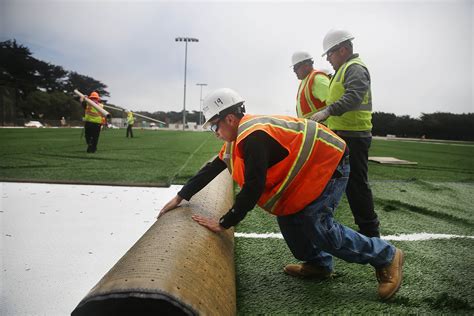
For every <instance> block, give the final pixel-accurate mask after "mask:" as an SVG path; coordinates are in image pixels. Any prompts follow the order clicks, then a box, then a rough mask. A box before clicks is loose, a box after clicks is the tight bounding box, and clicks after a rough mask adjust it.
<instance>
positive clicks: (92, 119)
mask: <svg viewBox="0 0 474 316" xmlns="http://www.w3.org/2000/svg"><path fill="white" fill-rule="evenodd" d="M89 99H90V100H92V101H93V102H95V103H96V104H98V105H99V106H100V107H102V108H103V107H104V105H103V104H102V103H100V97H99V94H98V93H97V92H96V91H94V92H92V93H91V94H90V95H89ZM81 102H82V106H83V107H84V108H85V116H84V121H85V124H84V134H85V136H86V143H87V152H88V153H95V152H96V151H97V143H98V142H99V135H100V128H101V125H102V117H103V115H102V114H101V113H100V112H99V111H97V110H96V109H95V108H94V107H93V106H91V105H90V104H89V103H87V102H86V101H85V100H84V99H82V98H81Z"/></svg>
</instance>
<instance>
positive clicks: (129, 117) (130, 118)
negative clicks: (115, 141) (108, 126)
mask: <svg viewBox="0 0 474 316" xmlns="http://www.w3.org/2000/svg"><path fill="white" fill-rule="evenodd" d="M133 123H135V118H134V117H133V113H132V111H128V113H127V135H126V137H127V138H128V135H130V137H131V138H133V131H132V127H133Z"/></svg>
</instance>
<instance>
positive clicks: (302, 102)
mask: <svg viewBox="0 0 474 316" xmlns="http://www.w3.org/2000/svg"><path fill="white" fill-rule="evenodd" d="M291 62H292V65H293V71H294V72H295V74H296V77H297V78H298V79H299V80H301V82H300V86H299V88H298V93H297V95H296V114H297V116H298V117H302V118H310V117H311V116H312V115H313V114H315V113H316V112H318V111H321V110H322V109H324V108H325V107H326V99H327V97H328V94H329V77H328V75H327V74H326V73H324V72H323V71H321V70H317V69H314V68H313V63H314V62H313V57H312V56H311V55H310V54H309V53H308V52H304V51H298V52H295V53H294V54H293V56H292V57H291Z"/></svg>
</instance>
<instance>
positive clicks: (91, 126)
mask: <svg viewBox="0 0 474 316" xmlns="http://www.w3.org/2000/svg"><path fill="white" fill-rule="evenodd" d="M100 126H101V124H100V123H92V122H86V123H85V124H84V134H85V136H86V143H87V152H88V153H95V152H96V150H97V143H98V142H99V135H100Z"/></svg>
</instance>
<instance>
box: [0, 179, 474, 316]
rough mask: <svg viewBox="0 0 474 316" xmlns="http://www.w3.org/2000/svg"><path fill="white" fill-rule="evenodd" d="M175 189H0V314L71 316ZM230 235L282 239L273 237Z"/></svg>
mask: <svg viewBox="0 0 474 316" xmlns="http://www.w3.org/2000/svg"><path fill="white" fill-rule="evenodd" d="M180 188H181V186H171V187H170V188H141V187H111V186H90V185H61V184H32V183H0V254H1V257H0V260H1V261H0V267H1V270H0V275H1V277H0V315H2V316H9V315H15V316H16V315H69V314H70V313H71V312H72V310H73V309H74V308H75V307H76V306H77V304H78V303H79V302H80V300H81V299H82V298H84V296H85V295H86V294H87V293H88V292H89V290H90V289H91V288H92V287H93V286H94V285H95V284H96V283H97V282H98V281H99V280H100V279H101V278H102V277H103V276H104V275H105V273H106V272H107V271H109V269H110V268H111V267H112V266H113V265H114V264H115V263H116V262H117V260H118V259H120V258H121V257H122V255H124V254H125V252H126V251H127V250H128V249H130V247H131V246H132V245H133V244H134V243H135V242H136V241H137V240H138V239H139V238H140V237H141V236H142V235H143V234H144V233H145V231H146V230H147V229H148V228H149V227H150V226H151V225H152V224H153V222H154V221H155V217H156V215H157V213H158V210H159V209H161V207H162V206H163V205H164V204H165V203H166V202H167V201H168V200H169V199H171V198H172V197H173V196H174V195H175V194H176V193H177V192H178V191H179V190H180ZM235 236H236V237H240V238H282V237H281V234H279V233H266V234H252V233H236V234H235ZM383 238H384V239H387V240H407V241H411V240H427V239H444V238H474V236H456V235H446V234H430V233H419V234H409V235H397V236H384V237H383Z"/></svg>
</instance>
